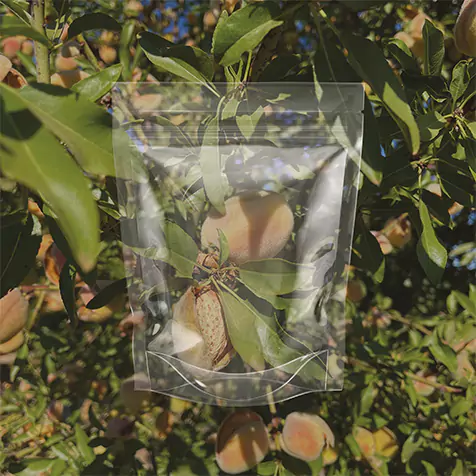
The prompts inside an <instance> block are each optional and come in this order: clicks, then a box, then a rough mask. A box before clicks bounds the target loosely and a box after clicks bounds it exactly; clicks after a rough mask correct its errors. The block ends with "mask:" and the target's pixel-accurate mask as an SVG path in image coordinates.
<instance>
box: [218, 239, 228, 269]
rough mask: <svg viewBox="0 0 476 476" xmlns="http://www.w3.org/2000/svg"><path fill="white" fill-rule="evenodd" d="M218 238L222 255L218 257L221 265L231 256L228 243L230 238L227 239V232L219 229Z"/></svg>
mask: <svg viewBox="0 0 476 476" xmlns="http://www.w3.org/2000/svg"><path fill="white" fill-rule="evenodd" d="M218 239H219V244H220V256H219V258H218V263H219V264H220V266H221V265H222V264H223V263H224V262H225V261H226V260H227V259H228V257H229V256H230V246H229V245H228V240H227V239H226V235H225V233H223V231H221V230H218Z"/></svg>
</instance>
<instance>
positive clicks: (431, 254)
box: [417, 200, 448, 284]
mask: <svg viewBox="0 0 476 476" xmlns="http://www.w3.org/2000/svg"><path fill="white" fill-rule="evenodd" d="M419 213H420V220H421V224H422V227H423V232H422V234H421V236H420V240H419V241H418V244H417V256H418V261H419V262H420V264H421V266H422V268H423V269H424V271H425V273H426V275H427V276H428V278H429V279H430V281H431V282H432V283H433V284H437V283H438V282H439V281H440V280H441V277H442V276H443V273H444V271H445V268H446V261H447V259H448V253H447V252H446V249H445V247H444V246H443V245H442V244H441V243H440V241H439V240H438V238H437V236H436V234H435V230H434V229H433V225H432V223H431V218H430V214H429V212H428V207H427V206H426V205H425V203H424V202H423V201H422V200H420V205H419Z"/></svg>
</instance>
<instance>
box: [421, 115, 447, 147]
mask: <svg viewBox="0 0 476 476" xmlns="http://www.w3.org/2000/svg"><path fill="white" fill-rule="evenodd" d="M417 123H418V128H419V129H420V136H421V140H422V141H423V142H430V141H432V140H433V139H434V138H435V137H436V136H437V135H438V134H439V133H440V131H441V130H442V129H443V128H444V127H445V125H446V121H445V120H444V119H443V116H442V115H441V114H440V113H439V112H438V111H430V112H429V113H428V114H423V115H422V116H418V117H417Z"/></svg>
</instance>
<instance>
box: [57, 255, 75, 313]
mask: <svg viewBox="0 0 476 476" xmlns="http://www.w3.org/2000/svg"><path fill="white" fill-rule="evenodd" d="M75 281H76V269H75V268H74V266H72V265H71V264H70V263H65V265H64V266H63V269H62V270H61V273H60V280H59V287H60V293H61V299H62V301H63V304H64V308H65V309H66V312H67V313H68V316H69V318H70V320H71V322H76V319H77V315H76V294H75V292H74V288H75Z"/></svg>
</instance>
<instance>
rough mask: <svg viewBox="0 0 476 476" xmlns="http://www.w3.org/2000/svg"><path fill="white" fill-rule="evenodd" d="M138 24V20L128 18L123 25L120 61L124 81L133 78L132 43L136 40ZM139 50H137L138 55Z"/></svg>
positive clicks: (120, 40) (120, 41)
mask: <svg viewBox="0 0 476 476" xmlns="http://www.w3.org/2000/svg"><path fill="white" fill-rule="evenodd" d="M136 26H137V20H135V19H129V20H126V21H125V22H124V24H123V26H122V31H121V37H120V39H119V61H120V63H121V65H122V68H123V70H122V76H123V78H124V81H130V80H131V78H132V71H131V68H132V65H131V52H130V47H131V43H132V41H133V40H134V32H135V29H136ZM137 54H138V52H137V51H136V55H137Z"/></svg>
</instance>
